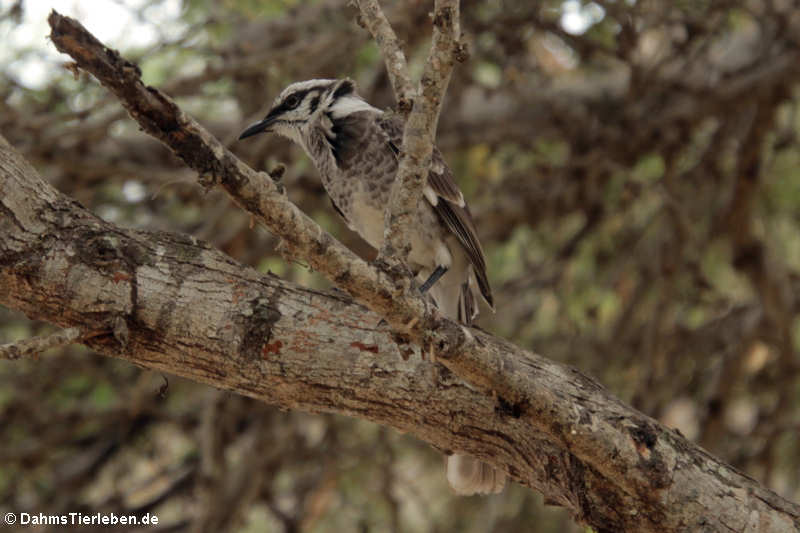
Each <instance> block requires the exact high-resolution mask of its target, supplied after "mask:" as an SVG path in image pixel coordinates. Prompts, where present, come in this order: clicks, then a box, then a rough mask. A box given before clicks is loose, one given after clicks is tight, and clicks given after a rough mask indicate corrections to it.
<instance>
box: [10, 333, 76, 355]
mask: <svg viewBox="0 0 800 533" xmlns="http://www.w3.org/2000/svg"><path fill="white" fill-rule="evenodd" d="M81 337H82V334H81V329H80V328H67V329H63V330H61V331H56V332H55V333H51V334H50V335H45V336H42V337H33V338H31V339H24V340H21V341H17V342H12V343H9V344H3V345H0V359H23V358H31V359H36V358H38V357H39V354H40V353H42V352H44V351H46V350H49V349H50V348H57V347H59V346H66V345H68V344H72V343H73V342H77V341H78V340H80V339H81Z"/></svg>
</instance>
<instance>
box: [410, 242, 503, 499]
mask: <svg viewBox="0 0 800 533" xmlns="http://www.w3.org/2000/svg"><path fill="white" fill-rule="evenodd" d="M429 275H430V273H429V272H421V273H420V274H419V275H418V277H417V279H418V280H420V282H423V281H424V280H425V279H427V276H429ZM477 285H478V284H477V283H476V280H475V274H474V271H473V269H472V266H471V265H470V264H469V263H468V262H466V258H465V257H459V256H458V255H456V256H455V257H454V262H453V264H452V265H451V267H450V269H449V270H448V271H447V273H446V274H445V275H444V276H442V278H441V279H439V281H437V282H436V283H435V284H434V285H433V286H432V287H431V289H430V290H429V291H428V293H429V294H430V295H431V296H432V297H433V299H434V300H435V301H436V304H437V306H438V307H439V310H440V311H441V312H442V314H444V315H445V316H448V317H450V318H455V319H457V320H458V321H459V322H461V323H462V324H465V325H467V326H471V325H472V322H473V320H475V317H477V316H478V312H479V309H478V305H479V304H478V299H479V298H480V293H479V292H478V289H479V288H478V286H477ZM445 471H446V473H447V481H448V482H449V483H450V486H451V487H452V488H453V490H454V491H455V492H456V494H460V495H463V496H469V495H472V494H496V493H499V492H502V490H503V489H504V488H505V486H506V475H505V473H504V472H502V471H500V470H497V469H495V468H494V467H492V466H491V465H489V464H488V463H484V462H483V461H480V460H478V459H476V458H474V457H470V456H467V455H459V454H453V455H451V456H449V457H447V463H446V468H445Z"/></svg>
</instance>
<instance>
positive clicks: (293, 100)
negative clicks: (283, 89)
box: [284, 94, 300, 109]
mask: <svg viewBox="0 0 800 533" xmlns="http://www.w3.org/2000/svg"><path fill="white" fill-rule="evenodd" d="M284 103H285V104H286V107H288V108H289V109H294V108H295V107H297V106H298V105H300V97H299V96H297V95H296V94H290V95H289V96H287V97H286V101H285V102H284Z"/></svg>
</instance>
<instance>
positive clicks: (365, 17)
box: [358, 0, 415, 114]
mask: <svg viewBox="0 0 800 533" xmlns="http://www.w3.org/2000/svg"><path fill="white" fill-rule="evenodd" d="M358 9H359V10H360V11H361V19H360V20H361V21H362V22H363V23H364V24H365V25H366V27H367V29H368V30H369V32H370V33H371V34H372V37H373V38H374V39H375V42H376V43H378V46H379V47H380V49H381V52H382V53H383V59H384V61H385V62H386V71H387V72H388V73H389V79H390V80H391V82H392V89H394V98H395V100H396V101H397V109H398V110H399V111H400V112H401V113H403V114H406V113H408V112H409V111H411V108H412V107H413V105H414V95H415V91H414V85H413V84H412V83H411V76H410V75H409V73H408V63H407V62H406V55H405V53H404V52H403V48H402V47H401V46H400V41H399V40H398V39H397V35H396V34H395V33H394V30H393V29H392V25H391V24H389V20H388V19H387V18H386V15H384V14H383V10H382V9H381V6H380V4H379V3H378V0H358Z"/></svg>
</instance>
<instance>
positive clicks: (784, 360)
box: [0, 0, 800, 533]
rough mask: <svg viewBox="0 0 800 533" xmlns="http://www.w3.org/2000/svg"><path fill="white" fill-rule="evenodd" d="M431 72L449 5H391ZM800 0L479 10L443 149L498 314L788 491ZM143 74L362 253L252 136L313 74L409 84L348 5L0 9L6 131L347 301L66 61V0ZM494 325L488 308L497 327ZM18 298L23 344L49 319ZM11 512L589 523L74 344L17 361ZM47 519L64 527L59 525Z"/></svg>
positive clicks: (20, 2)
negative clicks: (58, 21) (465, 490)
mask: <svg viewBox="0 0 800 533" xmlns="http://www.w3.org/2000/svg"><path fill="white" fill-rule="evenodd" d="M382 4H383V7H384V9H385V11H386V14H387V16H388V18H389V20H390V21H391V22H392V24H393V25H394V28H395V30H396V31H397V33H398V35H399V36H400V38H401V39H402V40H403V41H404V43H405V48H406V51H407V54H408V56H409V59H410V61H411V66H412V69H414V71H415V72H416V73H419V72H420V71H421V66H422V62H423V61H424V58H425V55H426V53H427V47H428V42H429V37H430V20H429V16H428V14H429V12H430V10H431V9H432V6H431V2H427V1H419V0H410V1H409V0H401V1H396V2H389V1H385V2H382ZM797 4H798V2H796V1H794V0H751V1H748V0H739V1H737V0H692V1H675V2H665V1H655V0H594V1H592V2H585V1H578V0H539V1H530V0H516V1H499V0H498V1H493V2H478V1H469V0H467V1H464V2H462V19H463V20H462V29H463V31H464V33H465V39H466V40H467V41H468V42H469V48H470V52H471V55H470V59H469V61H468V62H466V63H464V64H462V65H460V66H458V68H457V70H456V72H455V74H454V76H453V79H452V82H451V84H450V90H449V92H448V95H447V99H446V105H445V109H444V111H443V113H442V117H441V120H440V127H439V133H438V144H439V146H440V148H441V149H442V150H443V152H444V153H445V156H446V158H447V159H448V161H449V163H450V165H451V167H452V168H453V169H454V171H455V173H456V176H457V177H458V180H459V182H460V184H461V187H462V188H463V190H464V192H465V194H466V196H467V198H468V199H469V201H470V203H471V205H472V207H473V212H474V214H475V216H476V219H477V223H478V232H479V234H480V237H481V239H482V241H483V243H484V247H485V248H486V250H487V253H488V256H489V273H490V277H491V279H492V282H493V285H494V287H495V292H496V301H497V308H498V312H497V314H496V315H493V316H492V315H491V314H487V313H485V314H484V315H483V317H482V319H481V326H482V327H484V328H486V329H488V330H490V331H493V332H495V333H497V334H498V335H501V336H504V337H507V338H509V339H511V340H512V341H514V342H516V343H518V344H520V345H522V346H525V347H527V348H530V349H533V350H535V351H537V352H538V353H541V354H543V355H545V356H547V357H550V358H552V359H556V360H559V361H563V362H565V363H568V364H571V365H575V366H576V367H578V368H579V369H581V371H583V372H585V373H588V374H591V375H593V376H595V377H596V378H597V379H599V380H600V381H601V382H602V383H604V384H605V385H606V386H607V387H608V388H609V389H610V390H612V391H613V392H614V393H615V394H616V395H618V396H620V397H621V398H622V399H624V400H625V401H626V402H629V403H631V404H633V405H634V406H635V407H637V408H638V409H640V410H642V411H644V412H645V413H647V414H649V415H651V416H653V417H656V418H658V419H660V420H661V421H662V422H664V423H665V424H667V425H669V426H671V427H674V428H676V429H678V430H679V431H680V432H682V433H683V434H684V435H685V436H686V437H687V438H689V439H692V440H694V441H696V442H699V443H700V444H701V445H702V446H704V447H705V448H707V449H708V450H709V451H711V452H712V453H714V454H716V455H718V456H720V457H722V458H723V459H725V460H726V461H728V462H730V463H731V464H733V465H734V466H736V467H737V468H739V469H741V470H743V471H745V472H747V473H748V474H749V475H751V476H753V477H754V478H756V479H758V480H759V481H760V482H762V483H764V484H766V485H768V486H769V487H771V488H772V489H774V490H776V491H777V492H779V493H780V494H782V495H783V496H785V497H787V498H790V499H793V500H798V496H800V487H799V483H800V464H798V463H800V432H799V431H798V430H799V429H800V381H799V380H798V370H800V361H799V360H798V353H797V352H798V347H800V319H799V318H800V314H799V313H798V311H799V306H800V301H798V288H799V287H800V165H799V164H800V144H799V143H798V136H797V133H798V128H800V118H799V117H798V107H799V106H800V93H798V91H797V82H798V80H800V47H799V46H798V45H800V43H799V42H798V39H800V37H798V36H800V9H798V5H797ZM51 7H52V8H56V9H58V10H59V11H61V12H62V13H64V14H72V15H73V16H76V17H77V18H78V19H79V20H81V21H82V22H83V23H84V24H85V25H86V26H87V28H88V29H89V30H90V31H92V32H94V33H95V34H96V35H98V36H99V37H100V38H101V39H104V41H105V43H106V44H108V45H110V46H115V47H117V48H119V49H120V51H121V52H122V53H123V54H124V55H125V56H126V57H128V58H130V59H132V60H134V61H136V62H137V63H138V64H139V65H140V66H141V68H142V71H143V73H144V79H145V81H146V82H147V83H149V84H152V85H155V86H158V87H159V88H161V89H163V90H165V91H166V92H167V93H169V94H170V95H172V96H173V97H174V98H175V99H176V100H177V101H178V103H179V104H180V105H181V106H183V108H184V109H186V110H188V111H189V112H191V113H192V114H193V115H194V116H195V117H197V118H198V119H199V120H200V121H201V122H202V123H203V124H204V125H206V126H207V127H208V128H210V129H211V131H212V132H214V133H215V134H216V135H217V137H218V138H220V139H222V140H223V142H226V143H227V144H228V145H229V146H230V147H231V148H232V149H233V150H234V151H235V152H236V153H237V154H239V155H240V156H241V157H242V158H244V159H245V160H246V161H248V162H249V163H250V164H251V165H253V166H254V167H255V168H258V169H266V168H272V167H274V166H276V165H277V164H278V163H284V164H286V166H287V171H286V173H285V177H284V183H285V185H286V187H287V189H288V194H289V196H290V198H291V199H292V200H293V201H295V202H296V203H298V204H299V205H300V206H301V207H302V208H303V209H304V210H305V211H306V212H308V213H310V214H311V215H312V216H313V217H314V218H315V219H316V220H317V221H319V222H320V223H321V224H322V225H323V226H324V227H326V228H327V229H329V230H330V231H332V232H333V233H334V234H335V235H336V236H337V237H339V238H340V239H342V240H343V241H344V242H345V243H346V244H347V245H348V246H350V247H352V248H353V249H355V250H356V251H357V252H358V253H360V254H362V255H363V256H364V257H367V258H371V257H372V256H373V255H374V252H373V251H372V250H370V249H369V248H368V247H367V246H366V245H365V244H363V243H362V242H361V241H360V240H359V239H358V237H357V236H355V235H354V234H352V233H350V232H349V231H348V230H347V229H346V228H345V226H344V224H342V223H341V221H340V220H339V219H338V217H337V216H336V214H335V213H334V212H333V210H332V209H331V208H330V205H329V203H328V200H327V198H326V196H325V194H324V191H323V189H322V186H321V184H320V182H319V180H318V178H317V176H316V174H315V171H314V169H313V168H312V166H311V165H310V163H309V161H308V160H307V159H306V157H305V156H304V155H303V154H302V153H301V151H300V150H299V149H298V148H297V147H294V146H292V145H290V144H289V142H288V141H285V140H281V139H279V138H276V137H272V136H262V137H257V138H255V139H253V140H252V141H248V142H246V143H236V142H235V139H236V137H237V135H238V133H239V132H240V131H241V130H242V128H243V126H245V125H246V124H249V123H250V122H252V121H254V120H256V119H259V118H261V117H262V116H263V115H264V114H265V112H266V110H267V108H268V106H269V104H270V102H271V101H272V98H273V97H274V96H275V95H276V94H277V93H278V92H279V91H280V89H282V88H283V87H284V86H285V85H286V84H288V83H289V82H292V81H297V80H302V79H310V78H322V77H343V76H350V77H352V78H354V79H355V80H356V81H357V82H358V84H359V87H360V91H361V93H362V94H363V95H365V96H366V97H367V99H368V100H369V101H370V102H372V103H373V104H374V105H376V106H378V107H390V106H391V105H392V104H393V102H392V92H391V88H390V86H389V83H388V80H387V77H386V74H385V70H384V67H383V64H382V59H381V57H380V54H379V51H378V49H377V47H376V46H375V44H374V43H373V42H372V41H371V39H370V37H369V34H368V33H367V32H366V30H364V29H363V28H361V27H360V26H359V24H358V17H357V10H356V9H355V8H354V7H353V6H350V5H348V4H347V2H346V1H345V0H320V1H315V2H301V1H291V0H222V1H213V0H116V1H111V0H103V1H99V0H98V1H92V2H89V1H88V0H86V1H80V2H79V1H77V0H75V1H67V0H61V1H57V0H53V1H51V2H45V1H42V0H16V1H5V2H0V41H2V42H3V43H4V46H3V49H2V50H0V132H2V134H3V135H4V136H5V137H6V138H7V139H8V140H9V141H10V142H11V143H12V144H13V145H14V146H15V147H16V148H17V149H18V150H20V151H22V152H23V153H24V155H25V156H26V157H27V158H28V159H29V160H30V161H31V162H32V163H33V164H34V165H35V166H36V167H37V169H38V170H39V171H40V172H41V173H42V174H43V175H45V176H46V177H47V178H48V179H49V180H50V181H51V182H52V183H53V184H54V185H55V186H56V187H57V188H58V189H59V190H61V191H62V192H64V193H66V194H68V195H70V196H71V197H73V198H75V199H76V200H78V201H79V202H81V203H82V204H83V205H85V206H87V207H88V208H90V209H91V210H92V211H94V212H95V213H97V214H98V215H100V216H102V217H103V218H105V219H107V220H109V221H112V222H114V223H117V224H119V225H123V226H129V227H144V228H155V229H161V230H166V231H173V232H183V233H187V234H191V235H194V236H196V237H198V238H201V239H204V240H206V241H209V242H211V243H213V244H214V245H215V246H217V247H218V248H220V249H222V250H223V251H225V252H226V253H228V254H230V255H231V256H232V257H234V258H236V259H237V260H239V261H241V262H243V263H246V264H249V265H253V266H255V267H257V268H258V269H260V270H262V271H264V272H267V271H272V272H274V273H276V274H279V275H280V276H282V277H285V278H287V279H290V280H293V281H296V282H297V283H300V284H303V285H309V286H315V287H327V286H328V285H327V284H326V282H325V281H324V280H323V279H322V278H321V277H319V276H318V275H316V274H315V273H313V272H311V271H309V269H307V268H306V267H304V266H303V265H296V264H286V263H285V262H284V261H283V260H282V259H281V258H280V256H279V255H278V254H276V252H275V244H276V242H275V240H274V239H273V238H272V237H271V236H270V235H269V234H268V233H267V232H266V231H265V230H263V229H262V228H259V227H252V224H251V220H250V218H249V216H248V215H247V214H246V213H244V212H243V211H241V210H239V209H237V208H236V207H235V206H233V205H232V204H231V202H230V201H229V200H228V198H227V197H226V196H225V195H224V194H222V193H220V192H212V193H209V194H204V193H203V191H202V189H201V188H200V187H198V186H197V184H196V182H195V176H194V175H193V173H192V172H190V171H188V170H187V169H185V168H184V167H183V166H182V165H181V163H180V161H178V160H177V159H176V158H175V157H173V156H172V155H171V153H170V152H168V151H167V150H166V149H165V148H163V147H162V146H161V145H159V144H158V143H157V142H156V141H154V140H152V139H151V138H149V137H148V136H146V135H144V134H142V133H140V132H139V131H138V130H137V127H136V126H135V125H134V123H133V122H132V121H131V120H129V119H128V118H127V116H126V114H125V112H124V110H123V109H122V108H121V106H120V105H119V103H118V102H117V101H116V99H115V98H114V97H112V96H110V95H109V94H108V93H106V91H105V90H104V89H102V88H101V87H100V86H99V85H98V84H97V83H96V82H95V81H94V80H93V79H91V78H90V77H88V76H87V75H85V74H81V75H79V76H77V77H75V76H73V74H72V73H71V72H69V71H68V70H66V69H64V68H62V66H63V63H64V62H66V61H67V58H66V57H59V56H58V55H57V54H56V53H55V50H54V49H53V47H52V45H51V44H50V43H49V42H48V40H47V38H46V35H47V33H48V29H47V26H46V22H45V18H46V15H47V12H48V11H49V9H50V8H51ZM487 315H488V316H487ZM50 329H51V328H50V327H49V326H48V325H46V324H41V323H36V322H31V321H28V320H27V319H26V318H25V317H24V316H21V315H19V314H18V313H15V312H14V311H12V310H8V309H3V308H0V342H10V341H13V340H16V339H20V338H26V337H28V336H31V335H37V334H43V333H46V332H48V331H50ZM0 442H2V445H0V510H3V511H5V510H12V511H33V512H39V511H42V512H46V513H51V514H53V513H60V512H69V511H81V510H84V511H87V512H97V511H109V512H110V511H114V512H117V513H126V514H128V513H142V512H152V513H155V514H157V515H158V516H159V518H160V520H161V521H160V524H159V526H158V527H157V528H152V527H151V528H149V529H148V530H150V531H152V530H155V531H197V532H200V531H209V532H213V531H242V532H250V531H253V532H255V531H276V532H282V531H286V532H295V531H307V532H327V531H363V532H367V531H398V532H399V531H426V532H445V531H471V532H484V531H497V532H500V531H530V532H536V533H549V532H562V531H566V532H570V531H571V532H578V531H582V529H581V528H579V527H577V526H575V525H573V523H572V520H571V517H570V516H569V515H568V514H566V513H565V512H563V511H562V510H560V509H554V508H551V507H547V506H545V505H544V503H543V502H542V500H541V497H540V496H538V495H536V494H534V493H532V492H531V491H528V490H523V489H521V488H519V487H511V488H510V489H509V490H507V491H506V492H505V493H504V494H502V495H499V496H494V497H490V498H477V497H473V498H458V497H455V496H453V495H452V494H451V493H450V491H449V489H448V488H447V487H446V483H445V480H444V476H443V474H442V472H443V465H442V459H441V457H440V456H439V454H438V453H436V452H435V451H433V450H431V449H430V448H429V447H428V446H426V445H425V444H424V443H420V442H418V441H416V440H414V439H412V438H410V437H405V436H402V435H398V434H397V433H395V432H393V431H391V430H387V429H385V428H381V427H377V426H375V425H372V424H369V423H366V422H361V421H358V420H352V419H347V418H343V417H336V416H312V415H307V414H304V413H296V412H282V411H279V410H277V409H274V408H272V407H270V406H267V405H263V404H260V403H257V402H254V401H251V400H249V399H246V398H241V397H237V396H233V395H230V394H228V393H225V392H222V391H217V390H214V389H210V388H208V387H205V386H201V385H197V384H194V383H189V382H186V381H183V380H180V379H178V378H175V377H172V376H163V375H161V374H158V373H155V372H152V371H148V370H143V369H140V368H136V367H133V366H131V365H129V364H127V363H124V362H121V361H116V360H111V359H107V358H103V357H100V356H97V355H95V354H93V353H90V352H88V351H87V350H85V349H82V348H81V347H79V346H73V347H70V348H68V349H65V350H61V351H58V352H51V353H46V354H43V355H42V356H41V357H40V359H39V360H37V361H14V362H9V361H5V362H0ZM41 530H42V531H46V530H47V528H42V529H41Z"/></svg>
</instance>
